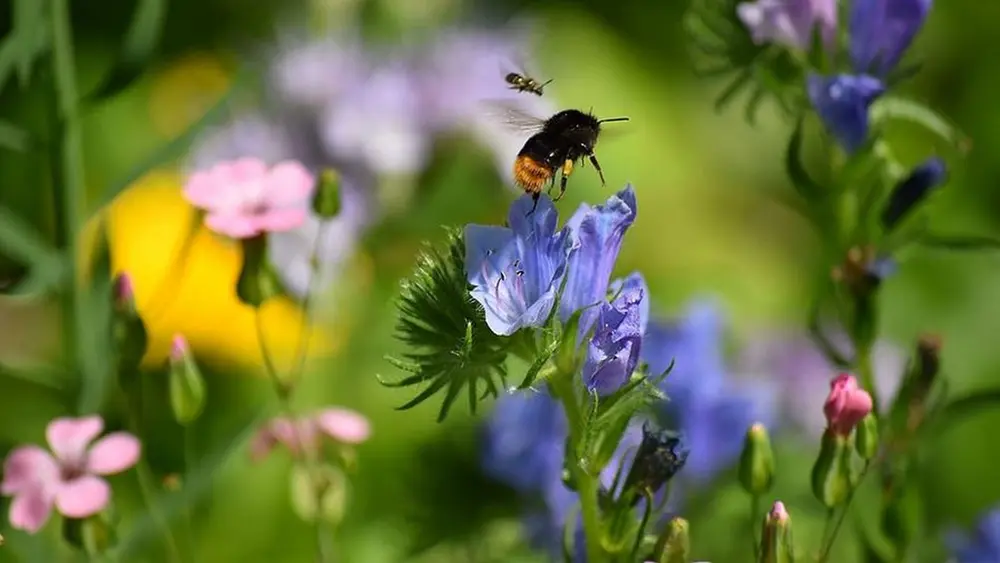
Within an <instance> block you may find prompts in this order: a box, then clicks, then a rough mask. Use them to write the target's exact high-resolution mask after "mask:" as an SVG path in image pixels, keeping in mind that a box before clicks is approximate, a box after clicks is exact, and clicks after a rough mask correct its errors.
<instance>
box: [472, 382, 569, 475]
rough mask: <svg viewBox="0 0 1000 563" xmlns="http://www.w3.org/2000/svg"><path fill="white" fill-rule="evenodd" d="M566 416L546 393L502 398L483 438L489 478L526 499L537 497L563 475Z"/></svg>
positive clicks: (520, 394)
mask: <svg viewBox="0 0 1000 563" xmlns="http://www.w3.org/2000/svg"><path fill="white" fill-rule="evenodd" d="M566 424H567V423H566V415H565V414H564V413H563V410H562V406H560V405H559V403H558V402H557V401H556V400H555V399H554V398H553V397H552V396H551V395H549V394H548V393H546V392H541V391H540V392H531V391H529V392H523V393H517V394H515V395H510V396H505V397H503V398H502V399H500V400H499V401H497V402H496V406H495V407H494V409H493V412H492V414H491V415H490V418H489V420H488V421H487V423H486V425H485V427H484V432H483V441H482V444H483V447H482V455H481V459H482V464H483V469H484V470H485V472H486V474H487V475H490V476H491V477H493V478H494V479H497V480H498V481H501V482H503V483H505V484H507V485H509V486H510V487H512V488H514V489H516V490H518V491H520V492H524V493H530V492H535V491H540V490H542V489H544V488H545V487H547V486H549V485H551V483H552V482H553V480H555V479H558V478H559V476H560V475H561V474H562V466H563V453H564V450H565V443H566V433H567V426H566Z"/></svg>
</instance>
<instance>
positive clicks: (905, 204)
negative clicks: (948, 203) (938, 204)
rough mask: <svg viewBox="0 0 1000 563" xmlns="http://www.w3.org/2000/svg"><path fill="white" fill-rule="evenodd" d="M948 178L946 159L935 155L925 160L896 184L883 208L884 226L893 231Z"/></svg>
mask: <svg viewBox="0 0 1000 563" xmlns="http://www.w3.org/2000/svg"><path fill="white" fill-rule="evenodd" d="M947 180H948V169H947V166H946V165H945V162H944V160H942V159H940V158H938V157H933V158H929V159H927V160H926V161H924V162H923V163H922V164H921V165H919V166H917V167H916V168H914V169H913V171H912V172H910V175H909V176H907V177H906V178H905V179H904V180H903V181H901V182H900V183H899V184H897V185H896V187H895V188H894V189H893V190H892V193H891V194H890V195H889V201H888V202H887V203H886V204H885V208H883V209H882V227H883V228H884V229H885V230H886V231H891V230H892V229H893V228H894V227H896V226H897V225H898V224H899V223H900V221H902V219H903V218H904V217H906V215H907V214H908V213H910V212H911V211H913V209H915V208H916V207H917V205H919V204H920V203H921V202H923V201H924V199H926V198H927V196H928V195H929V194H930V193H931V192H932V191H933V190H934V189H935V188H937V187H938V186H940V185H942V184H944V183H945V182H947Z"/></svg>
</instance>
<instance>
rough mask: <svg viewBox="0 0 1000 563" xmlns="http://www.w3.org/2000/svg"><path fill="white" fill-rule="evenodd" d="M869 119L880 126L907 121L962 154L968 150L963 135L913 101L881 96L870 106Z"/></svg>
mask: <svg viewBox="0 0 1000 563" xmlns="http://www.w3.org/2000/svg"><path fill="white" fill-rule="evenodd" d="M871 119H872V123H873V124H880V125H881V124H884V123H886V122H888V121H908V122H910V123H913V124H916V125H919V126H921V127H923V128H924V129H926V130H927V131H928V132H930V133H932V134H934V135H935V136H937V137H938V138H939V139H941V140H942V141H944V142H946V143H948V144H949V145H951V146H953V147H955V148H957V149H959V150H960V151H962V152H965V151H967V150H968V148H969V143H970V141H969V137H968V136H966V135H965V133H963V132H962V131H960V130H959V129H958V128H957V127H956V126H955V125H954V124H952V123H951V122H950V121H949V120H948V119H947V118H945V117H944V116H942V115H941V114H939V113H937V112H936V111H934V110H932V109H930V108H928V107H926V106H924V105H923V104H920V103H918V102H915V101H913V100H908V99H906V98H901V97H898V96H883V97H881V98H879V99H878V100H877V101H876V102H875V103H874V104H873V105H872V108H871Z"/></svg>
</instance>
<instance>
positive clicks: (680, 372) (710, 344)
mask: <svg viewBox="0 0 1000 563" xmlns="http://www.w3.org/2000/svg"><path fill="white" fill-rule="evenodd" d="M722 330H723V322H722V317H721V314H720V312H719V311H718V310H717V308H716V307H715V306H714V305H713V304H711V303H707V302H696V303H694V304H692V305H691V306H690V307H689V308H688V311H687V314H686V315H685V316H684V317H683V318H682V319H681V320H680V321H679V322H676V323H673V324H664V323H659V322H655V321H653V322H650V324H649V327H648V328H647V329H646V334H645V337H644V339H643V347H642V357H643V359H644V360H645V361H646V362H647V363H648V364H649V367H650V370H651V372H652V373H662V372H663V371H665V370H666V369H667V367H668V366H669V365H670V363H671V361H674V362H675V364H674V369H673V371H671V372H670V375H668V376H667V378H666V380H664V383H663V390H664V392H666V393H667V396H668V397H669V398H670V400H669V401H668V402H667V403H665V405H664V407H663V411H662V413H661V414H662V415H663V417H664V418H666V419H667V421H668V422H669V423H673V425H675V426H676V427H677V428H678V429H679V430H680V431H681V432H682V433H683V435H684V442H685V444H686V445H687V447H688V448H689V449H690V456H689V457H688V459H687V464H686V465H685V470H684V474H683V476H684V478H685V480H688V479H689V480H691V481H693V482H694V483H696V484H704V483H706V482H708V481H710V480H711V479H713V478H714V477H715V476H716V475H717V474H718V473H719V471H721V470H723V469H725V468H726V467H728V466H730V465H731V464H732V463H734V462H735V461H736V459H737V458H738V457H739V454H740V450H741V448H742V444H743V436H744V434H745V433H746V430H747V428H748V427H749V426H750V425H751V424H753V423H754V422H761V423H763V424H764V425H765V426H769V425H770V423H771V421H772V419H773V417H772V411H773V409H772V402H771V399H770V395H771V393H769V392H767V390H765V389H761V388H756V389H755V388H748V387H745V386H743V385H741V384H740V383H739V382H738V381H736V380H735V379H734V378H732V377H730V375H729V373H728V371H727V369H726V364H725V358H724V357H723V350H722ZM668 426H670V424H668Z"/></svg>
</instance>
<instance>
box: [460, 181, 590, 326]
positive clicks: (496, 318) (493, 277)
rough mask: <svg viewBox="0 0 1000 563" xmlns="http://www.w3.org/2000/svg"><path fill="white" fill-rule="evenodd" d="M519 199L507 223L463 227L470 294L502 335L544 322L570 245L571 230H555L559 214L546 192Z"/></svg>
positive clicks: (568, 253)
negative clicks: (539, 197) (500, 225)
mask: <svg viewBox="0 0 1000 563" xmlns="http://www.w3.org/2000/svg"><path fill="white" fill-rule="evenodd" d="M534 205H535V202H534V201H533V200H532V199H531V197H530V196H527V195H525V196H522V197H520V198H518V199H517V200H516V201H515V202H514V203H513V204H512V205H511V207H510V212H509V213H508V215H507V222H508V224H509V227H496V226H486V225H468V226H466V227H465V271H466V274H467V276H468V281H469V283H470V284H471V285H472V286H473V289H472V292H471V294H472V298H473V299H475V300H476V301H478V302H479V303H480V304H481V305H482V306H483V308H484V309H485V311H486V324H487V325H488V326H489V327H490V329H491V330H492V331H493V332H494V333H496V334H498V335H510V334H514V333H515V332H517V331H518V330H520V329H521V328H524V327H540V326H542V325H543V324H544V323H545V320H546V319H547V318H548V317H549V314H550V313H551V312H552V307H553V305H555V301H556V294H557V292H558V291H559V284H560V283H561V281H562V277H563V274H564V273H565V271H566V261H567V258H569V256H570V254H571V252H572V247H571V245H570V237H569V229H568V228H566V227H564V228H563V229H562V230H560V231H558V232H557V231H556V224H557V223H558V220H559V213H558V212H557V211H556V208H555V205H553V204H552V200H551V199H549V198H548V196H542V198H541V199H540V200H538V206H537V207H536V208H535V211H534V212H533V213H531V214H530V215H529V212H530V211H531V209H532V207H533V206H534Z"/></svg>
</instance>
